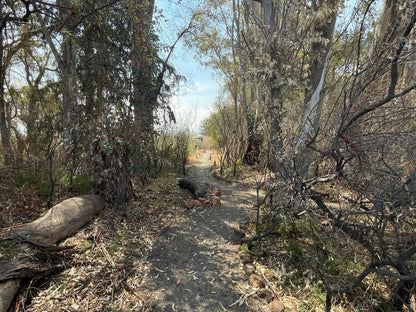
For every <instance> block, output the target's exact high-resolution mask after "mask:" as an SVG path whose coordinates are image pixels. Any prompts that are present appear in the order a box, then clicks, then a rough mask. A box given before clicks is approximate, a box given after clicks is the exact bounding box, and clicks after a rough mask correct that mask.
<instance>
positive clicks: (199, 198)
mask: <svg viewBox="0 0 416 312" xmlns="http://www.w3.org/2000/svg"><path fill="white" fill-rule="evenodd" d="M206 200H207V199H206V198H205V197H198V201H199V202H200V203H201V204H204V203H205V201H206Z"/></svg>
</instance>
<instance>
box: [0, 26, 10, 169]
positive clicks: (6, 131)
mask: <svg viewBox="0 0 416 312" xmlns="http://www.w3.org/2000/svg"><path fill="white" fill-rule="evenodd" d="M3 39H4V38H3V32H2V31H1V30H0V136H1V144H2V148H3V157H4V161H3V162H4V165H5V166H8V165H10V164H11V163H12V162H13V154H12V147H11V143H10V133H11V132H10V125H9V124H8V122H7V111H6V102H5V99H4V83H5V79H6V64H5V59H4V46H3V44H4V42H3Z"/></svg>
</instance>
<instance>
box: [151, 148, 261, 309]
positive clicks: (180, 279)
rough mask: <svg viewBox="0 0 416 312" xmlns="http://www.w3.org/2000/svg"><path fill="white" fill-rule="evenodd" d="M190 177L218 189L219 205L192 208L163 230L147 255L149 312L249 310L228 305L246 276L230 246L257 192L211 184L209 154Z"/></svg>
mask: <svg viewBox="0 0 416 312" xmlns="http://www.w3.org/2000/svg"><path fill="white" fill-rule="evenodd" d="M189 176H190V177H191V178H193V179H195V180H197V181H199V182H201V183H203V182H209V183H211V184H214V185H216V186H219V187H220V188H221V190H222V191H223V195H222V196H221V203H222V204H221V206H220V207H212V208H209V207H208V208H207V207H201V208H196V209H192V210H191V211H190V212H189V216H188V217H189V218H187V219H186V220H184V221H183V222H181V223H180V224H175V225H173V226H170V227H167V228H165V229H164V230H163V232H162V234H161V235H160V238H159V239H158V241H157V242H156V244H155V245H154V247H153V250H152V252H151V253H150V255H149V257H148V261H149V262H150V263H152V271H151V275H152V283H153V285H151V287H152V289H153V300H154V304H153V307H152V309H151V311H164V312H166V311H180V312H187V311H189V312H190V311H192V312H195V311H206V312H216V311H247V307H246V306H245V305H241V306H240V305H238V304H235V305H232V304H233V303H234V302H236V301H237V300H238V299H239V298H240V297H241V295H242V294H243V293H242V291H241V290H244V285H246V283H247V277H246V276H245V275H244V272H243V270H242V268H241V265H240V260H239V259H238V255H237V252H238V248H239V245H233V244H232V243H231V242H232V241H233V240H234V239H235V238H236V236H237V235H238V234H237V233H236V232H235V229H238V223H239V221H242V220H244V218H245V216H246V211H247V209H248V208H249V207H252V205H253V203H254V201H255V192H250V191H249V190H247V189H243V188H241V187H237V186H233V185H231V184H227V183H225V182H222V181H218V180H215V179H214V178H213V177H212V176H211V174H210V163H209V153H208V152H207V153H204V154H203V155H201V157H200V158H199V160H198V161H197V162H196V163H195V164H194V165H193V166H192V168H191V169H190V174H189ZM231 305H232V306H231Z"/></svg>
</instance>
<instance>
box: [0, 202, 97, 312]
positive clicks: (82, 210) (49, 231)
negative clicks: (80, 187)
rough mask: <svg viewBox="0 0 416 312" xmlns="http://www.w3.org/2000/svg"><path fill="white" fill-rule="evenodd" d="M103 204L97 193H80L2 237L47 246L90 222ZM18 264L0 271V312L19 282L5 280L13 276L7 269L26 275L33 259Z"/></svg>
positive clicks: (9, 302)
mask: <svg viewBox="0 0 416 312" xmlns="http://www.w3.org/2000/svg"><path fill="white" fill-rule="evenodd" d="M104 204H105V201H104V200H103V199H102V198H101V197H99V196H97V195H83V196H78V197H73V198H70V199H67V200H64V201H63V202H61V203H59V204H57V205H56V206H54V207H52V208H51V209H50V210H49V211H48V212H47V213H46V214H45V215H44V216H42V217H40V218H39V219H37V220H35V221H33V222H31V223H28V224H26V225H25V226H23V227H22V228H20V229H16V230H13V231H11V232H10V233H8V234H7V236H6V237H5V238H6V239H8V240H12V241H18V242H21V243H27V244H28V245H32V246H33V245H35V246H41V247H46V246H51V245H52V244H55V243H57V242H59V241H61V240H63V239H64V238H66V237H68V236H70V235H71V234H73V233H75V232H76V231H77V230H79V229H80V228H81V227H82V226H84V225H85V224H86V223H88V222H89V221H91V219H92V218H93V217H94V216H95V215H96V214H97V213H98V212H99V211H100V210H102V209H103V208H104ZM10 261H12V260H10ZM16 263H19V262H18V261H16ZM18 266H19V267H16V268H10V269H9V270H8V272H0V281H1V282H0V312H3V311H7V310H8V308H9V306H10V304H11V302H12V301H13V298H14V296H15V294H16V292H17V291H18V289H19V287H20V284H21V280H20V279H11V280H6V279H7V276H12V275H13V273H11V272H10V271H13V270H14V271H19V270H21V271H26V273H25V274H22V275H21V276H25V277H28V276H27V272H28V271H30V270H31V269H33V262H28V263H27V268H26V270H25V267H24V264H22V263H19V265H18ZM39 272H42V271H41V270H40V271H36V270H33V275H32V277H33V276H36V275H37V273H39ZM29 277H31V276H29Z"/></svg>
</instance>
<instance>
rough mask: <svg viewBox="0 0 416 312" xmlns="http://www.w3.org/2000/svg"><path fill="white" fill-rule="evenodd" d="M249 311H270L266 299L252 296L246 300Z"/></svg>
mask: <svg viewBox="0 0 416 312" xmlns="http://www.w3.org/2000/svg"><path fill="white" fill-rule="evenodd" d="M248 311H249V312H270V309H269V306H268V304H267V301H266V300H264V299H261V298H258V297H256V296H255V297H253V298H250V299H249V300H248Z"/></svg>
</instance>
